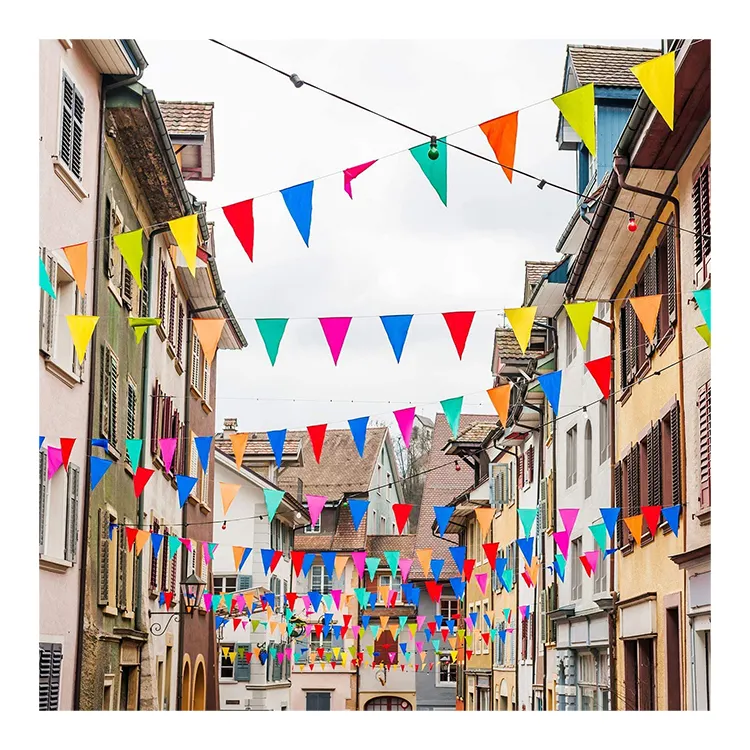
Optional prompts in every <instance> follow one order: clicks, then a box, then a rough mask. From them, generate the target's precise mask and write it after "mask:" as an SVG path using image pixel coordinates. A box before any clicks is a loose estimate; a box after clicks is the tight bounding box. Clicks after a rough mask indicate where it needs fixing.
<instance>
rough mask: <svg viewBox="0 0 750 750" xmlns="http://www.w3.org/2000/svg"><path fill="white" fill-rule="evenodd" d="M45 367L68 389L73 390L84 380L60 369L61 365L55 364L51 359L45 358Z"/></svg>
mask: <svg viewBox="0 0 750 750" xmlns="http://www.w3.org/2000/svg"><path fill="white" fill-rule="evenodd" d="M46 356H47V355H45V357H46ZM44 367H45V369H46V370H47V372H48V373H49V374H50V375H53V376H54V377H56V378H57V379H58V380H60V381H62V382H63V383H65V385H67V386H68V388H73V387H74V386H76V385H80V384H81V383H82V382H83V380H81V378H79V377H78V376H77V375H74V374H73V373H72V372H69V371H68V370H65V369H63V368H62V367H60V365H58V364H55V363H54V362H53V361H52V360H51V359H46V358H45V361H44Z"/></svg>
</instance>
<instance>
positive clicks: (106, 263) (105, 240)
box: [101, 196, 112, 279]
mask: <svg viewBox="0 0 750 750" xmlns="http://www.w3.org/2000/svg"><path fill="white" fill-rule="evenodd" d="M111 234H112V202H111V201H110V199H109V196H105V198H104V227H103V229H102V239H101V243H102V269H103V271H104V276H105V277H106V278H107V279H109V278H111V276H112V263H111V260H110V259H111V256H112V237H110V235H111Z"/></svg>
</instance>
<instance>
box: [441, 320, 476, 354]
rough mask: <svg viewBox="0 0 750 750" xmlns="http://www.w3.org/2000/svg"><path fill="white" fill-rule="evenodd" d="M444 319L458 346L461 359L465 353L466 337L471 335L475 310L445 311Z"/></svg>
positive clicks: (455, 344)
mask: <svg viewBox="0 0 750 750" xmlns="http://www.w3.org/2000/svg"><path fill="white" fill-rule="evenodd" d="M443 319H444V320H445V324H446V325H447V326H448V331H449V332H450V335H451V339H453V344H454V346H455V347H456V352H457V353H458V358H459V359H461V358H462V357H463V355H464V348H465V347H466V339H467V338H468V336H469V331H470V330H471V324H472V323H473V322H474V312H470V311H469V312H466V311H464V312H447V313H443Z"/></svg>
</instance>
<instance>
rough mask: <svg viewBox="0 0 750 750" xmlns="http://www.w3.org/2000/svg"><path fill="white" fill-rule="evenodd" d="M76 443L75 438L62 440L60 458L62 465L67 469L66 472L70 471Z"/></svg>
mask: <svg viewBox="0 0 750 750" xmlns="http://www.w3.org/2000/svg"><path fill="white" fill-rule="evenodd" d="M75 442H76V439H75V438H60V458H61V459H62V465H63V466H64V467H65V471H67V470H68V461H69V459H70V453H71V451H72V450H73V445H74V444H75Z"/></svg>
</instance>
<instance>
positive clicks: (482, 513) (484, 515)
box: [474, 508, 495, 537]
mask: <svg viewBox="0 0 750 750" xmlns="http://www.w3.org/2000/svg"><path fill="white" fill-rule="evenodd" d="M474 513H476V515H477V523H479V528H480V529H481V530H482V537H485V536H487V532H488V531H489V530H490V526H492V519H493V518H494V517H495V511H494V509H493V508H475V509H474Z"/></svg>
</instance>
